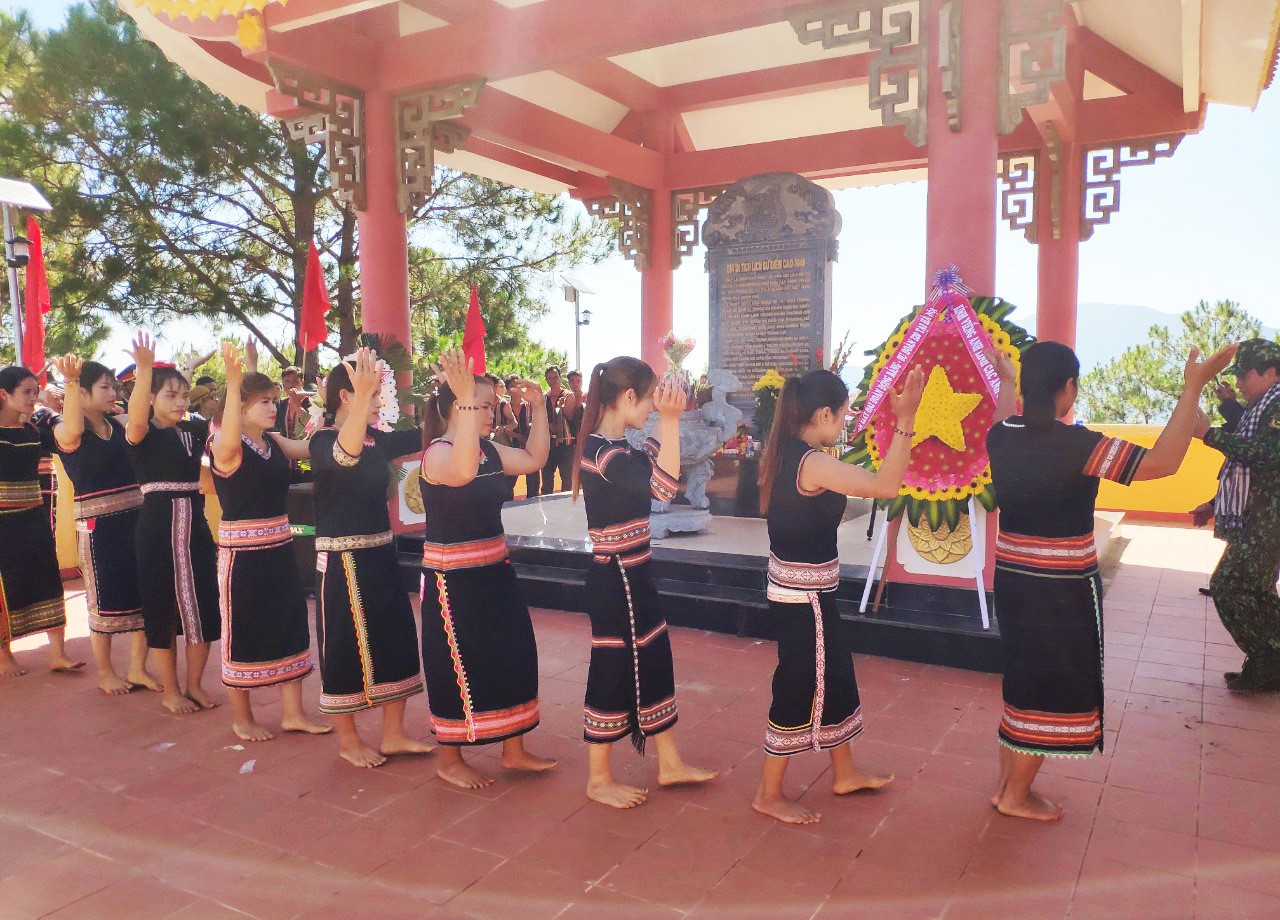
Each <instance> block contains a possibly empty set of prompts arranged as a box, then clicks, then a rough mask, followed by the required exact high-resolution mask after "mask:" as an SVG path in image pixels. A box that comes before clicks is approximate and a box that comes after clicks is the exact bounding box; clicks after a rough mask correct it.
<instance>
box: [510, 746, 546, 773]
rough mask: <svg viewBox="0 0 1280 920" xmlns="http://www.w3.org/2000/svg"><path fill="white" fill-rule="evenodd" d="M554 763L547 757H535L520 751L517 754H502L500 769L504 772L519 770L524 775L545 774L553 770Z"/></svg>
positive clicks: (522, 750)
mask: <svg viewBox="0 0 1280 920" xmlns="http://www.w3.org/2000/svg"><path fill="white" fill-rule="evenodd" d="M555 765H556V762H555V761H554V760H552V759H551V758H549V757H535V756H534V755H533V754H530V753H529V752H528V751H526V750H524V749H521V750H520V751H519V752H518V753H511V754H509V753H507V752H506V751H503V752H502V768H503V769H504V770H521V771H524V772H525V773H546V772H547V771H548V770H550V769H553V768H554V767H555Z"/></svg>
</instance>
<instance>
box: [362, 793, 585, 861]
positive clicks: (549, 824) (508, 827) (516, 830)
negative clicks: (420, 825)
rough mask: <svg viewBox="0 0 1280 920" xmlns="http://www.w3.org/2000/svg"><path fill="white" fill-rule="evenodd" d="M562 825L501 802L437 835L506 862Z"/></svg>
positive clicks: (477, 811) (492, 804) (473, 814)
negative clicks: (506, 859) (490, 854)
mask: <svg viewBox="0 0 1280 920" xmlns="http://www.w3.org/2000/svg"><path fill="white" fill-rule="evenodd" d="M372 820H377V818H376V817H375V818H374V819H372ZM561 826H562V822H560V821H558V820H554V819H552V818H548V817H546V816H545V815H543V814H541V813H539V812H537V811H532V810H529V809H526V808H521V807H519V806H515V805H513V804H509V803H507V802H505V801H501V800H500V801H497V802H490V803H488V804H485V805H483V806H482V807H480V808H479V809H477V810H476V811H474V812H471V813H470V814H468V815H466V816H465V817H464V818H462V819H460V820H458V821H455V822H454V823H452V824H450V825H449V826H447V827H445V828H443V829H441V830H439V831H436V833H435V835H434V836H436V837H439V838H440V839H441V840H448V841H449V842H450V843H456V844H458V845H460V846H464V847H471V848H472V849H476V850H481V851H483V852H485V853H492V854H493V855H494V856H500V857H503V858H504V859H505V858H510V857H512V856H515V855H517V854H518V853H520V852H522V851H524V850H525V849H527V848H528V847H530V846H532V845H533V844H535V843H537V842H538V841H539V840H542V839H543V838H545V837H548V836H552V835H554V834H555V833H556V832H557V831H558V830H559V828H560V827H561Z"/></svg>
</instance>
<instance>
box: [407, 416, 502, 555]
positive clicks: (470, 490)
mask: <svg viewBox="0 0 1280 920" xmlns="http://www.w3.org/2000/svg"><path fill="white" fill-rule="evenodd" d="M440 443H445V444H451V443H452V442H451V441H446V440H445V439H444V438H437V439H436V440H434V441H432V442H431V444H430V445H428V447H427V450H428V451H430V450H431V448H432V447H433V446H435V445H436V444H440ZM422 459H423V463H422V474H421V475H422V504H423V507H424V508H426V512H427V530H426V540H427V542H428V543H435V544H438V545H446V544H451V543H472V542H475V541H477V540H491V539H494V538H497V537H502V536H503V535H504V531H503V529H502V505H503V503H504V502H505V501H506V500H507V494H508V488H509V486H508V481H507V478H506V476H505V475H504V474H503V472H502V458H501V457H500V456H498V449H497V448H496V447H494V446H493V444H492V443H491V442H489V441H487V440H484V439H481V441H480V467H479V470H478V472H477V473H476V478H475V479H473V480H471V481H470V482H469V483H467V484H466V485H465V486H446V485H441V484H440V483H437V482H432V481H431V480H430V479H428V478H427V474H426V468H427V464H426V453H424V454H423V457H422Z"/></svg>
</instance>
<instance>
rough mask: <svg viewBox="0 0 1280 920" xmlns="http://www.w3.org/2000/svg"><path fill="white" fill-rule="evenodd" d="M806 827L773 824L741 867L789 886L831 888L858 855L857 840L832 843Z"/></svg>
mask: <svg viewBox="0 0 1280 920" xmlns="http://www.w3.org/2000/svg"><path fill="white" fill-rule="evenodd" d="M824 820H825V816H824ZM807 830H808V829H807V828H804V827H795V826H792V825H783V824H779V825H778V826H776V827H771V828H770V829H769V830H768V831H767V832H766V833H765V835H764V836H763V837H761V838H760V839H759V840H758V841H757V842H756V844H755V846H753V847H752V848H751V850H750V851H749V852H748V853H747V854H746V855H745V856H743V857H742V859H741V860H740V861H739V862H738V866H740V867H741V868H743V869H747V870H750V871H752V872H755V873H757V874H760V875H766V876H769V877H770V878H773V879H775V880H777V881H779V882H781V883H785V884H788V885H790V884H796V885H801V886H807V887H812V888H815V889H819V890H822V891H824V892H829V891H831V890H832V889H833V888H834V887H835V885H836V883H837V882H839V881H840V879H841V878H843V877H844V874H845V873H846V872H847V871H848V869H849V867H850V866H851V865H852V864H853V860H854V858H855V857H856V856H857V849H856V848H855V846H854V844H855V841H854V840H848V841H847V843H848V844H849V845H848V846H832V844H831V842H830V841H829V840H827V839H825V838H824V837H822V836H819V835H817V834H811V833H807V832H806V831H807Z"/></svg>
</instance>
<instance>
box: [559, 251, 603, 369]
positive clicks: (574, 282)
mask: <svg viewBox="0 0 1280 920" xmlns="http://www.w3.org/2000/svg"><path fill="white" fill-rule="evenodd" d="M560 281H561V283H562V284H563V285H564V299H565V300H566V301H568V302H569V303H571V304H573V367H574V369H575V370H576V371H578V372H579V373H581V372H582V327H583V326H590V325H591V311H590V310H583V309H580V304H581V299H582V295H583V294H594V293H595V291H593V290H591V289H590V288H588V287H585V286H584V285H583V284H582V282H581V281H579V280H578V279H577V278H574V277H573V276H571V275H561V276H560Z"/></svg>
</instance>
